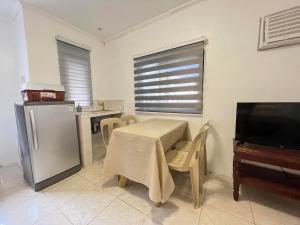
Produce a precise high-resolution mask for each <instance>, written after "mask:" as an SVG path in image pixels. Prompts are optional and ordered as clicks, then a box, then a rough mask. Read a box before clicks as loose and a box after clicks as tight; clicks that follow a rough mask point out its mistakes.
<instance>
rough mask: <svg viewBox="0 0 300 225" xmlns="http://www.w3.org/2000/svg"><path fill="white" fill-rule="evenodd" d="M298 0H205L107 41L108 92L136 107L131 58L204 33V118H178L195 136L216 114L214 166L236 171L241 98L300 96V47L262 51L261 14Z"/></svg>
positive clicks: (211, 163) (130, 107) (210, 148)
mask: <svg viewBox="0 0 300 225" xmlns="http://www.w3.org/2000/svg"><path fill="white" fill-rule="evenodd" d="M270 3H272V4H270ZM296 5H299V0H276V1H272V0H253V1H248V0H203V1H200V2H198V3H196V4H194V5H192V6H190V7H188V8H185V9H183V10H181V11H178V12H176V13H174V14H172V15H170V16H168V17H165V18H163V19H161V20H159V21H156V22H154V23H151V24H149V25H147V26H145V27H143V28H141V29H138V30H136V31H133V32H131V33H129V34H127V35H125V36H122V37H120V38H117V39H114V40H112V41H110V42H108V43H107V44H106V52H107V55H106V57H107V61H106V63H105V64H104V65H105V66H106V73H105V75H106V77H105V79H108V82H109V83H110V87H111V89H110V92H109V96H110V98H114V99H124V100H125V110H126V111H129V112H132V113H133V112H134V81H133V74H134V73H133V57H134V56H135V55H139V54H142V53H147V52H150V51H153V50H155V49H160V48H162V47H166V46H171V45H173V44H177V43H180V42H184V41H187V40H191V39H194V38H198V37H200V36H203V35H205V36H207V38H208V41H209V43H208V46H207V47H206V54H205V73H204V115H203V116H204V119H201V118H200V117H188V116H179V117H178V118H181V119H186V120H188V121H189V124H190V127H191V130H192V134H193V135H195V133H196V132H197V131H198V130H199V129H200V126H201V124H202V122H203V120H205V121H207V120H212V125H213V127H212V129H211V131H210V135H209V138H208V161H209V162H208V163H209V169H210V170H211V171H213V172H216V173H219V174H225V175H231V174H232V138H233V137H234V130H235V129H234V126H235V113H236V112H235V107H236V102H237V101H299V99H300V91H299V83H300V76H299V75H300V62H299V59H300V46H299V45H298V46H290V47H284V48H278V49H273V50H268V51H264V52H258V51H257V40H258V26H259V17H260V16H263V15H265V14H269V13H272V12H274V11H278V10H282V9H286V8H288V7H292V6H296ZM154 116H155V117H156V116H157V115H154ZM149 117H151V116H149V115H139V118H140V119H146V118H149Z"/></svg>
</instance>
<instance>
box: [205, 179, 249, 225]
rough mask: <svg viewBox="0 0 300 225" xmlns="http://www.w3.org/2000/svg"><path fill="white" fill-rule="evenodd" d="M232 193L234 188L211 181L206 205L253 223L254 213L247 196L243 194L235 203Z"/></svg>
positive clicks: (207, 188)
mask: <svg viewBox="0 0 300 225" xmlns="http://www.w3.org/2000/svg"><path fill="white" fill-rule="evenodd" d="M232 193H233V190H232V188H230V187H228V186H225V185H223V184H221V183H219V182H211V181H210V180H209V181H208V184H207V187H206V194H205V200H204V205H209V206H212V207H215V208H217V209H219V210H222V211H224V212H227V213H229V214H232V215H235V216H237V217H239V218H240V219H243V220H246V221H248V222H250V223H252V222H253V216H252V211H251V207H250V202H249V200H248V198H247V197H246V194H242V195H241V196H240V198H239V201H234V200H233V196H232Z"/></svg>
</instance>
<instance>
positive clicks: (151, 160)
mask: <svg viewBox="0 0 300 225" xmlns="http://www.w3.org/2000/svg"><path fill="white" fill-rule="evenodd" d="M186 130H187V122H186V121H182V120H171V119H151V120H147V121H144V122H141V123H136V124H133V125H130V126H126V127H121V128H117V129H115V130H113V132H112V135H111V140H110V143H109V147H108V150H107V153H106V158H105V162H104V173H105V174H109V175H123V176H125V177H127V178H129V179H130V180H133V181H136V182H139V183H142V184H144V185H146V186H147V187H148V188H149V197H150V199H151V200H152V201H154V202H156V203H158V202H166V201H167V200H168V198H169V197H170V195H171V193H172V192H173V190H174V187H175V186H174V182H173V179H172V176H171V174H170V172H169V169H168V165H167V162H166V158H165V151H166V150H168V149H169V148H170V147H171V146H172V145H173V144H175V143H176V142H177V141H178V140H180V139H182V138H183V137H184V136H185V135H186Z"/></svg>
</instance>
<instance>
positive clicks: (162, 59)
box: [134, 42, 204, 114]
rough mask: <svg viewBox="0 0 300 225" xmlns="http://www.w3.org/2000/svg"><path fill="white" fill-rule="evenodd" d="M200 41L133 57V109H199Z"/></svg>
mask: <svg viewBox="0 0 300 225" xmlns="http://www.w3.org/2000/svg"><path fill="white" fill-rule="evenodd" d="M203 59H204V42H197V43H194V44H190V45H185V46H182V47H178V48H174V49H170V50H166V51H162V52H158V53H154V54H151V55H147V56H143V57H139V58H135V59H134V87H135V90H134V92H135V110H136V111H148V112H166V113H189V114H190V113H191V114H200V113H202V99H203V96H202V89H203V88H202V81H203Z"/></svg>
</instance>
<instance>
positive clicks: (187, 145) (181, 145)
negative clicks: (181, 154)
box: [172, 140, 192, 152]
mask: <svg viewBox="0 0 300 225" xmlns="http://www.w3.org/2000/svg"><path fill="white" fill-rule="evenodd" d="M191 146H192V142H191V141H186V140H182V141H179V142H177V143H176V144H175V145H174V146H173V148H172V150H174V149H176V150H179V151H185V152H189V151H190V150H191Z"/></svg>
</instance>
